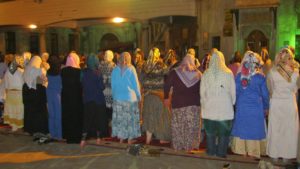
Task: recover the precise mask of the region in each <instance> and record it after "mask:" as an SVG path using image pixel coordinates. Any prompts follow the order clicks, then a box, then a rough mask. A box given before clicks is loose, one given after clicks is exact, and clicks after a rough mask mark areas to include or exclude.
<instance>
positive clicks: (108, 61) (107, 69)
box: [99, 50, 116, 119]
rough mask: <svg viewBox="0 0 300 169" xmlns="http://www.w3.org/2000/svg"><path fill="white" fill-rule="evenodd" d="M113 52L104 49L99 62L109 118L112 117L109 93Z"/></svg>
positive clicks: (113, 66)
mask: <svg viewBox="0 0 300 169" xmlns="http://www.w3.org/2000/svg"><path fill="white" fill-rule="evenodd" d="M113 59H114V53H113V52H112V51H111V50H107V51H105V54H104V61H103V62H101V63H100V64H99V71H100V73H101V74H102V77H103V84H104V85H105V89H104V91H103V93H104V96H105V102H106V113H107V114H108V115H109V119H111V117H112V103H113V100H112V95H111V72H112V71H113V69H114V68H115V67H116V64H115V63H114V62H113Z"/></svg>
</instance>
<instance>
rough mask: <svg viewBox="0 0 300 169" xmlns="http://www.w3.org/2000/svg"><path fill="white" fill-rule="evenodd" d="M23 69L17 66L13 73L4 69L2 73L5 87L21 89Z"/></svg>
mask: <svg viewBox="0 0 300 169" xmlns="http://www.w3.org/2000/svg"><path fill="white" fill-rule="evenodd" d="M23 73H24V69H20V68H18V69H17V71H16V72H15V73H14V74H11V73H10V72H9V71H6V73H5V75H4V83H5V89H17V90H22V88H23V84H24V79H23Z"/></svg>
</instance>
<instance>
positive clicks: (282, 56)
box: [275, 48, 299, 82]
mask: <svg viewBox="0 0 300 169" xmlns="http://www.w3.org/2000/svg"><path fill="white" fill-rule="evenodd" d="M294 57H295V56H294V54H293V52H292V51H291V50H290V48H283V49H281V50H280V52H279V53H278V54H277V55H276V58H275V66H276V69H277V71H278V72H279V73H280V74H281V76H282V77H283V78H284V79H285V80H287V81H288V82H291V76H292V74H293V72H294V71H295V69H298V68H299V64H298V63H297V62H296V61H295V60H294ZM288 60H291V63H292V65H288V63H287V61H288Z"/></svg>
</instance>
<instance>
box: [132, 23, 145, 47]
mask: <svg viewBox="0 0 300 169" xmlns="http://www.w3.org/2000/svg"><path fill="white" fill-rule="evenodd" d="M134 30H135V37H136V41H135V43H136V44H135V46H134V47H135V48H141V47H142V43H143V42H142V25H141V23H138V22H137V23H134Z"/></svg>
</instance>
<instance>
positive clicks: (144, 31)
mask: <svg viewBox="0 0 300 169" xmlns="http://www.w3.org/2000/svg"><path fill="white" fill-rule="evenodd" d="M149 30H150V26H149V23H148V21H142V28H141V44H140V48H141V49H142V51H143V52H144V55H145V57H147V56H148V52H149V48H150V47H149V45H150V44H149Z"/></svg>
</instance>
